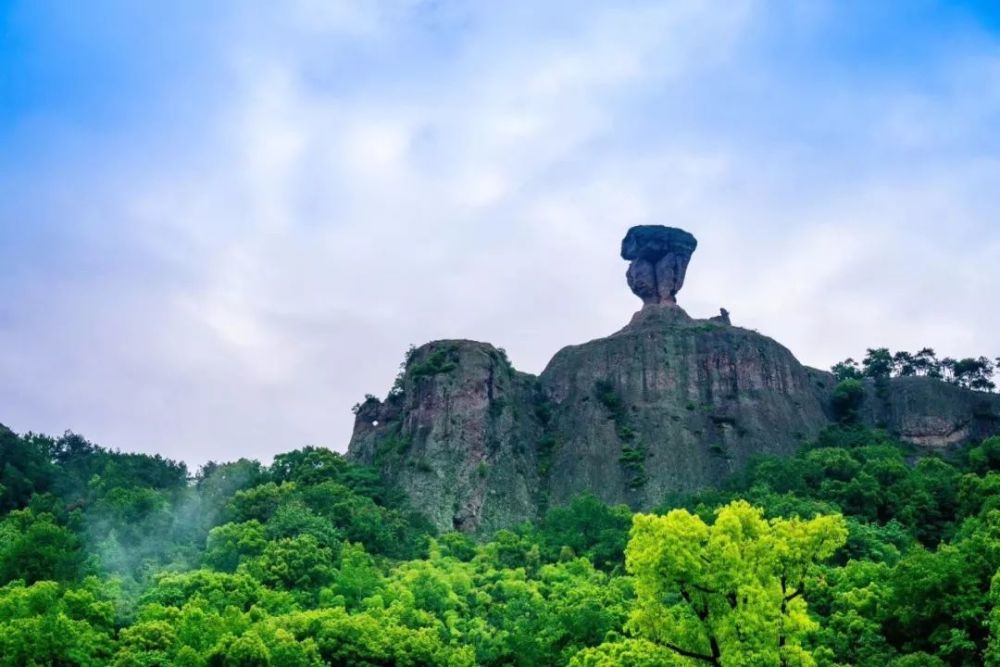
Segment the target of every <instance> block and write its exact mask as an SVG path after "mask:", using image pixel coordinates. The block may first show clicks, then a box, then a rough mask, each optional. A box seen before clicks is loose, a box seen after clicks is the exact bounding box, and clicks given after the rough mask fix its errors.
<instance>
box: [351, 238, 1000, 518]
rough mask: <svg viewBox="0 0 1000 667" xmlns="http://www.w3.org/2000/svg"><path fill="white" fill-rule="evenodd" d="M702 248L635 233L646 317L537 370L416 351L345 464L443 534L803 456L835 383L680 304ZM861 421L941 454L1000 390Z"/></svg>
mask: <svg viewBox="0 0 1000 667" xmlns="http://www.w3.org/2000/svg"><path fill="white" fill-rule="evenodd" d="M696 247H697V242H696V241H695V239H694V237H693V236H691V235H690V234H688V233H687V232H684V231H682V230H677V229H670V228H665V227H655V226H644V227H636V228H633V229H632V230H630V231H629V233H628V235H627V236H626V237H625V240H624V241H623V243H622V253H621V254H622V257H623V258H624V259H626V260H629V261H630V265H629V269H628V272H627V274H626V277H627V280H628V283H629V286H630V287H631V288H632V290H633V291H634V292H635V293H636V295H637V296H639V297H640V298H641V299H642V301H643V304H644V305H643V307H642V310H640V311H639V312H638V313H636V315H635V316H634V317H633V318H632V321H631V322H630V323H629V324H628V326H626V327H625V328H624V329H622V330H621V331H619V332H617V333H615V334H612V335H611V336H608V337H606V338H601V339H598V340H594V341H591V342H589V343H584V344H582V345H574V346H570V347H566V348H564V349H563V350H561V351H559V353H557V354H556V355H555V357H554V358H553V359H552V361H551V362H550V363H549V364H548V366H547V367H546V368H545V370H544V371H543V372H542V374H541V375H540V376H538V377H535V376H532V375H528V374H525V373H520V372H518V371H516V370H514V369H513V368H512V367H511V365H510V363H509V362H508V361H507V357H506V355H505V354H504V353H503V352H502V351H500V350H498V349H497V348H494V347H493V346H491V345H489V344H486V343H479V342H473V341H463V340H453V341H436V342H433V343H429V344H427V345H424V346H422V347H420V348H417V349H415V350H412V351H411V353H410V354H409V355H408V357H407V360H406V363H405V365H404V368H403V371H402V372H401V374H400V377H399V378H398V379H397V382H396V385H395V386H394V387H393V390H392V391H391V392H390V393H389V395H388V397H387V398H386V399H385V400H378V399H376V398H372V397H369V398H368V399H367V400H366V401H365V402H364V403H363V404H361V405H360V406H358V409H357V419H356V422H355V428H354V435H353V437H352V439H351V443H350V446H349V449H348V455H349V456H350V457H351V458H352V459H354V460H357V461H360V462H363V463H367V464H371V465H375V466H377V467H378V468H379V469H380V470H381V472H382V474H383V475H384V476H385V477H386V478H387V479H388V480H389V481H390V482H391V483H392V484H395V485H397V486H398V487H399V488H400V489H402V490H403V491H404V492H405V493H406V494H407V495H408V496H409V498H410V500H411V501H412V503H413V504H414V506H415V507H417V508H418V509H420V510H421V511H423V512H425V513H426V514H427V515H428V516H429V517H430V518H431V520H432V521H433V522H434V523H435V524H436V525H437V526H438V527H439V528H441V529H450V528H457V529H459V530H487V531H488V530H492V529H495V528H499V527H503V526H509V525H511V524H513V523H516V522H518V521H520V520H523V519H527V518H531V517H534V516H536V515H537V514H538V513H539V512H540V511H542V510H544V508H546V507H547V506H549V505H551V504H559V503H563V502H565V501H567V500H568V499H570V498H572V497H573V496H575V495H577V494H579V493H582V492H590V493H594V494H595V495H597V496H598V497H600V498H601V499H603V500H605V501H606V502H612V503H620V502H624V503H628V504H629V505H631V506H632V507H634V508H649V507H651V506H653V505H655V504H657V503H658V502H660V501H662V500H663V498H664V496H665V495H666V494H668V493H670V492H674V491H686V490H693V489H697V488H701V487H705V486H710V485H712V484H715V483H718V482H719V481H720V480H722V479H723V478H724V477H726V476H727V475H729V474H730V473H732V472H734V471H736V470H737V469H739V467H740V466H742V465H744V464H745V463H746V462H747V461H748V460H749V459H750V458H751V457H752V456H754V455H757V454H789V453H792V452H793V451H795V450H796V449H797V448H798V447H799V446H800V445H801V444H802V443H803V442H804V441H806V440H808V439H810V438H812V437H814V436H815V435H816V434H817V433H818V432H819V431H820V430H821V429H823V428H824V427H826V426H828V425H829V424H830V423H831V421H832V418H833V417H832V414H831V397H832V391H833V388H834V386H835V384H836V382H835V379H834V377H833V376H832V375H831V374H829V373H824V372H822V371H818V370H815V369H809V368H806V367H804V366H802V365H801V364H800V363H799V362H798V361H797V360H796V359H795V357H794V356H793V355H792V353H791V352H789V351H788V350H787V349H786V348H784V347H783V346H781V345H780V344H778V343H777V342H776V341H774V340H772V339H770V338H768V337H766V336H763V335H761V334H759V333H757V332H754V331H750V330H747V329H742V328H740V327H737V326H733V325H732V324H731V323H730V321H729V316H728V313H726V312H725V311H722V314H721V315H720V316H717V317H713V318H710V319H704V320H700V319H693V318H691V317H689V316H688V315H687V313H685V312H684V310H683V309H681V308H680V307H679V306H677V303H676V297H677V293H678V292H679V291H680V289H681V288H682V287H683V284H684V278H685V274H686V270H687V266H688V263H689V261H690V259H691V256H692V254H693V253H694V251H695V249H696ZM860 415H861V417H862V418H863V419H864V420H865V421H866V422H867V423H869V424H871V425H874V426H880V427H883V428H886V429H888V430H890V431H893V432H895V433H898V434H899V435H900V436H901V437H903V438H905V439H907V440H909V441H911V442H913V443H914V444H917V445H920V446H925V447H943V446H949V445H952V444H955V443H959V442H963V441H967V440H970V439H975V438H981V437H984V436H986V435H991V434H995V433H1000V396H996V395H991V394H982V393H978V392H970V391H966V390H963V389H959V388H957V387H953V386H950V385H946V384H945V383H943V382H940V381H936V380H932V379H929V378H901V379H896V380H889V381H883V382H880V383H877V384H876V383H870V386H869V387H868V388H867V390H866V392H865V401H864V404H863V405H862V407H861V409H860Z"/></svg>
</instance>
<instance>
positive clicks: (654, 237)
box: [622, 225, 698, 305]
mask: <svg viewBox="0 0 1000 667" xmlns="http://www.w3.org/2000/svg"><path fill="white" fill-rule="evenodd" d="M697 247H698V241H697V240H695V238H694V236H692V235H691V234H689V233H688V232H685V231H684V230H683V229H676V228H674V227H663V226H660V225H641V226H638V227H633V228H631V229H630V230H628V234H626V235H625V238H624V239H623V240H622V259H627V260H629V262H630V264H629V266H628V271H627V272H626V274H625V277H626V279H627V280H628V286H629V288H631V290H632V291H633V292H635V295H636V296H638V297H639V298H640V299H642V302H643V304H644V305H649V304H653V305H675V304H676V303H677V293H678V292H679V291H680V290H681V288H682V287H684V276H685V275H686V274H687V267H688V262H690V261H691V255H692V254H694V251H695V248H697Z"/></svg>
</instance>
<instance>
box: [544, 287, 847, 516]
mask: <svg viewBox="0 0 1000 667" xmlns="http://www.w3.org/2000/svg"><path fill="white" fill-rule="evenodd" d="M541 383H542V387H543V388H544V391H545V395H546V397H547V398H548V399H549V400H550V401H551V404H552V410H553V413H554V418H553V421H552V425H551V428H550V431H551V433H552V434H553V437H554V438H555V439H556V444H555V453H554V455H553V463H552V471H551V474H550V476H549V479H548V480H547V481H548V491H549V494H550V499H551V501H552V502H555V503H561V502H564V501H566V500H568V499H569V498H571V497H573V496H574V495H577V494H579V493H581V492H584V491H590V492H592V493H595V494H596V495H598V496H599V497H601V498H602V499H603V500H605V501H607V502H626V503H628V504H630V505H632V506H634V507H645V508H648V507H652V506H653V505H655V504H657V503H659V502H661V501H662V500H663V498H664V497H665V496H666V495H667V494H668V493H671V492H676V491H690V490H693V489H697V488H701V487H705V486H710V485H712V484H715V483H718V482H719V481H720V480H722V479H723V478H725V477H726V476H728V475H729V474H730V473H732V472H734V471H735V470H737V469H738V468H740V467H741V466H743V465H744V464H745V463H746V462H747V461H748V460H749V459H750V457H752V456H754V455H756V454H790V453H792V452H794V451H795V450H796V449H798V448H799V447H800V446H801V445H802V444H803V442H804V441H806V440H808V439H809V438H812V437H814V436H815V435H816V434H817V433H818V432H819V431H820V430H821V429H822V428H823V427H824V426H826V425H827V424H828V418H827V415H826V413H825V412H824V408H823V405H822V403H821V400H820V397H819V396H818V395H817V393H816V391H815V390H814V388H813V386H812V385H811V384H810V378H809V376H808V374H807V373H806V370H805V369H804V368H803V367H802V366H801V365H800V364H799V363H798V362H797V361H796V360H795V357H794V356H792V354H791V352H789V351H788V350H787V349H785V348H784V347H782V346H781V345H779V344H778V343H777V342H775V341H773V340H771V339H770V338H767V337H766V336H762V335H760V334H758V333H756V332H753V331H749V330H747V329H742V328H739V327H733V326H727V325H725V324H722V323H718V322H712V321H707V320H694V319H691V318H690V317H688V316H687V315H686V314H685V313H684V311H683V310H681V309H680V308H676V307H675V308H658V309H648V308H647V309H646V310H645V311H644V314H643V316H642V317H640V318H636V320H634V321H633V323H632V324H630V325H629V326H628V327H626V328H625V329H623V330H622V331H620V332H618V333H616V334H614V335H612V336H609V337H607V338H602V339H599V340H595V341H591V342H589V343H585V344H583V345H578V346H571V347H567V348H565V349H563V350H561V351H560V352H559V353H558V354H556V356H555V358H553V359H552V361H551V362H550V363H549V365H548V366H547V367H546V369H545V371H544V372H543V373H542V375H541Z"/></svg>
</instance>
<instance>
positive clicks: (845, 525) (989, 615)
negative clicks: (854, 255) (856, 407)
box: [0, 422, 1000, 667]
mask: <svg viewBox="0 0 1000 667" xmlns="http://www.w3.org/2000/svg"><path fill="white" fill-rule="evenodd" d="M998 492H1000V438H993V439H989V440H986V441H984V442H981V443H978V444H976V445H975V446H967V447H965V448H963V449H961V450H957V451H952V452H950V453H948V455H947V456H944V455H941V456H934V455H921V456H917V455H916V452H914V451H913V450H912V449H911V448H909V447H908V446H906V445H904V444H902V443H900V442H897V441H895V440H893V439H892V438H891V437H890V436H888V435H887V434H885V433H883V432H880V431H877V430H869V429H865V428H863V427H860V426H857V425H852V424H850V423H847V422H845V423H844V424H842V425H840V426H838V427H835V428H831V429H829V430H827V431H825V432H824V433H823V434H822V435H821V436H820V437H818V438H817V439H816V440H815V441H814V442H811V443H809V444H808V445H807V446H805V447H803V448H802V449H801V451H800V452H799V453H798V454H796V455H795V456H792V457H788V458H766V457H765V458H759V459H757V460H755V461H754V463H753V464H752V465H751V466H750V467H749V468H748V469H747V470H746V471H745V472H744V473H743V474H740V475H738V476H737V477H734V478H733V479H731V480H730V481H729V482H728V483H727V484H726V485H725V487H723V488H721V489H718V490H712V491H704V492H700V493H697V494H688V495H677V496H673V497H668V498H664V499H663V503H662V505H661V506H660V507H658V508H657V509H656V510H655V511H654V512H651V513H648V514H633V512H631V511H630V510H629V508H627V507H625V506H611V507H609V506H606V505H604V504H602V503H601V502H600V501H598V500H597V499H596V498H594V497H592V496H581V497H578V498H577V499H575V500H574V501H573V502H572V503H571V504H569V505H568V506H563V507H552V508H550V509H549V510H548V511H547V512H546V513H545V514H544V516H542V517H540V518H539V520H538V521H536V522H534V523H526V524H524V525H520V526H517V527H516V528H514V529H511V530H502V531H499V532H497V533H495V534H492V535H486V536H481V537H478V538H477V537H473V536H469V535H465V534H461V533H455V532H450V533H444V534H436V533H435V532H434V531H433V530H432V529H431V528H430V526H429V524H428V523H427V522H426V521H425V520H423V519H422V518H421V517H420V516H419V515H417V514H415V513H413V512H412V511H409V510H408V509H407V507H406V504H405V502H404V500H403V499H402V498H400V497H398V496H397V495H395V494H394V493H393V492H392V491H391V490H390V489H386V488H384V487H383V486H382V485H381V484H380V482H379V478H378V476H377V475H376V474H375V472H374V471H373V470H371V469H369V468H365V467H360V466H356V465H352V464H351V463H349V462H348V461H346V460H345V459H344V458H343V457H342V456H340V455H339V454H337V453H334V452H331V451H329V450H326V449H322V448H317V447H305V448H303V449H299V450H296V451H293V452H289V453H286V454H282V455H279V456H277V457H275V459H274V461H273V463H272V464H271V465H270V466H264V465H261V464H260V463H259V462H256V461H251V460H245V459H241V460H238V461H235V462H232V463H224V464H216V463H210V464H208V465H205V466H204V467H202V468H201V469H199V470H198V471H196V472H194V473H192V472H191V471H189V470H188V469H187V468H186V467H185V466H184V465H183V464H181V463H178V462H174V461H170V460H167V459H164V458H161V457H159V456H149V455H145V454H133V453H122V452H118V451H110V450H108V449H104V448H102V447H100V446H97V445H95V444H93V443H91V442H88V441H87V440H86V439H85V438H83V437H81V436H79V435H76V434H72V433H67V434H65V435H63V436H62V437H58V438H52V437H46V436H41V435H36V434H30V433H29V434H23V435H18V434H15V433H13V432H12V431H10V430H8V429H0V665H4V666H8V665H9V666H15V665H17V666H27V665H67V666H68V665H80V666H89V665H115V666H117V667H139V666H154V665H156V666H175V665H176V666H191V667H194V666H202V665H204V666H219V667H222V666H226V667H228V666H236V665H240V666H266V665H273V666H275V667H313V666H319V665H366V666H368V665H370V666H384V665H399V666H407V665H411V666H417V665H453V666H456V667H457V666H460V665H497V666H499V665H525V666H526V665H570V666H572V667H609V666H612V665H634V666H643V667H645V666H650V667H652V666H660V665H716V666H725V667H731V666H744V665H745V666H750V665H821V666H825V665H829V666H833V665H863V666H878V667H886V666H890V667H917V666H928V667H929V666H935V665H982V664H986V665H1000V577H998V576H997V572H998V568H1000V493H998Z"/></svg>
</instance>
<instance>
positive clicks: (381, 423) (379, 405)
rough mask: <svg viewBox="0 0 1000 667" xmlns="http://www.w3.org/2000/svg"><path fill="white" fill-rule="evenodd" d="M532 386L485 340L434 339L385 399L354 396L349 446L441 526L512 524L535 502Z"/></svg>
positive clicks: (464, 528) (530, 512)
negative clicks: (362, 399) (355, 406)
mask: <svg viewBox="0 0 1000 667" xmlns="http://www.w3.org/2000/svg"><path fill="white" fill-rule="evenodd" d="M535 390H536V387H535V378H534V377H532V376H530V375H526V374H524V373H519V372H517V371H515V370H514V369H513V368H511V366H510V363H509V362H508V361H507V357H506V355H505V354H504V353H503V352H502V351H500V350H498V349H497V348H495V347H493V346H492V345H489V344H488V343H479V342H475V341H470V340H442V341H435V342H433V343H428V344H426V345H423V346H421V347H419V348H416V349H415V350H413V351H411V353H410V354H409V355H408V357H407V360H406V364H405V368H404V370H403V373H402V374H401V376H400V379H399V381H398V382H397V385H396V387H395V388H394V389H393V391H391V392H390V393H389V396H388V397H387V398H386V399H385V400H384V401H380V400H378V399H375V398H371V397H369V398H368V399H367V400H366V401H365V402H364V403H362V404H361V405H360V406H358V409H357V416H356V418H355V423H354V435H353V437H352V438H351V444H350V446H349V448H348V456H349V457H350V458H352V459H353V460H355V461H358V462H360V463H364V464H367V465H372V466H375V467H377V468H378V469H379V471H380V472H381V474H382V475H383V477H384V478H385V479H386V480H387V481H388V482H390V484H391V485H393V486H395V487H397V488H399V489H402V490H403V491H404V492H405V493H406V495H407V496H408V497H409V500H410V503H411V505H412V506H413V507H414V508H415V509H417V510H419V511H421V512H423V513H424V514H425V515H426V516H427V517H428V518H429V519H430V520H431V521H432V522H433V523H434V524H435V526H437V528H438V529H440V530H452V529H457V530H462V531H474V530H492V529H496V528H501V527H505V526H510V525H513V524H515V523H517V522H519V521H523V520H524V519H526V518H527V517H530V516H534V514H535V512H536V498H535V495H534V494H535V493H536V491H537V489H538V481H537V474H536V470H537V465H536V464H535V461H534V455H535V448H534V443H535V442H536V441H537V440H538V439H539V438H540V434H539V427H538V425H537V423H536V421H535V420H534V419H532V413H531V410H530V406H531V405H532V404H533V392H535Z"/></svg>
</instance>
